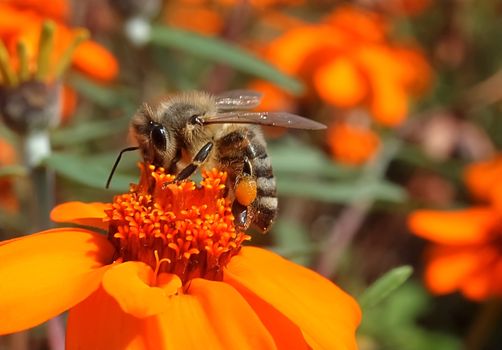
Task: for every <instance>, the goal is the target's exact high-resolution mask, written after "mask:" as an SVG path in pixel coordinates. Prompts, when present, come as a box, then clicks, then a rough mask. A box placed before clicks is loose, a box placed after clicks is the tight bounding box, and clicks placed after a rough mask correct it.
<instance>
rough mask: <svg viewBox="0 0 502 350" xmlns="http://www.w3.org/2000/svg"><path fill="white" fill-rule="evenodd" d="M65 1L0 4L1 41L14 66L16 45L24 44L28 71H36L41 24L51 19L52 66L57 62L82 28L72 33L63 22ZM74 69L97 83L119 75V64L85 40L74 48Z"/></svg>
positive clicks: (66, 8)
mask: <svg viewBox="0 0 502 350" xmlns="http://www.w3.org/2000/svg"><path fill="white" fill-rule="evenodd" d="M68 9H69V5H68V3H67V1H56V2H54V3H52V2H51V4H50V5H48V4H47V2H44V1H40V0H30V1H28V0H9V1H6V2H1V3H0V39H1V41H2V42H3V44H4V45H5V46H6V47H7V49H8V51H9V54H10V55H11V57H12V60H13V63H14V65H15V66H17V65H18V64H19V63H18V61H19V57H17V54H18V50H17V45H18V43H19V42H23V43H24V45H26V51H27V56H28V57H27V59H28V62H29V68H30V71H31V72H33V70H35V69H36V66H35V63H36V61H37V58H38V45H39V39H40V33H41V28H42V25H43V23H44V22H45V21H46V20H47V19H52V20H54V23H55V26H56V29H55V33H56V35H55V39H54V45H53V50H52V52H51V62H52V65H51V66H55V64H54V63H56V62H59V61H60V60H61V58H62V56H63V55H64V53H65V51H66V50H67V49H68V47H69V46H71V45H72V42H73V41H74V40H75V35H78V33H79V32H81V29H77V30H72V29H71V28H69V27H68V26H67V23H66V22H64V21H63V20H64V19H65V18H66V17H67V15H66V13H67V12H68ZM71 63H72V66H73V68H75V69H77V70H79V71H81V72H83V73H84V74H86V75H88V76H89V77H91V78H92V79H96V80H98V81H105V82H108V81H111V80H113V79H115V77H116V76H117V73H118V63H117V60H116V59H115V58H114V57H113V55H112V54H111V53H110V52H109V51H108V50H106V49H105V48H104V47H102V46H101V45H99V44H97V43H96V42H94V41H92V40H85V41H83V42H81V43H80V44H79V45H78V46H76V47H75V48H74V52H73V54H72V56H71Z"/></svg>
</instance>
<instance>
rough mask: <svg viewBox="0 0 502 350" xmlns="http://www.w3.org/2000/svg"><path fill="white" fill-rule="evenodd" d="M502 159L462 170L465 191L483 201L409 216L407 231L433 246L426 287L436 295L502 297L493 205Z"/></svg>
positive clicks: (497, 215)
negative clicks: (464, 179) (456, 208)
mask: <svg viewBox="0 0 502 350" xmlns="http://www.w3.org/2000/svg"><path fill="white" fill-rule="evenodd" d="M500 161H501V159H500V158H496V159H494V160H490V161H486V162H479V163H474V164H472V165H470V166H469V167H468V168H467V170H466V179H467V180H466V183H467V185H468V188H469V190H470V191H471V192H472V193H473V194H474V195H475V196H476V197H477V198H479V199H482V200H484V201H485V203H481V204H479V205H478V206H472V207H469V208H465V209H459V210H453V211H440V210H418V211H415V212H414V213H412V214H411V215H410V217H409V227H410V229H411V231H412V232H413V233H414V234H415V235H417V236H420V237H423V238H425V239H427V240H429V241H431V242H432V244H431V245H430V246H429V247H428V249H427V251H426V254H425V257H426V269H425V283H426V285H427V286H428V288H429V289H430V290H431V291H432V292H433V293H435V294H447V293H452V292H454V291H457V290H458V291H460V292H461V293H462V294H463V295H465V296H466V297H468V298H470V299H473V300H484V299H487V298H490V297H494V296H495V297H502V250H501V249H500V248H501V242H502V211H500V207H498V206H495V205H494V203H502V201H501V200H500V197H498V198H499V199H496V200H494V195H495V194H497V193H498V196H500V194H501V192H500V190H498V189H497V187H496V186H493V185H494V184H495V183H496V182H498V181H499V180H498V179H499V178H498V177H497V178H495V177H494V175H495V174H497V173H500V171H501V170H500V167H501V163H500Z"/></svg>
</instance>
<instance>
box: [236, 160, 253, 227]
mask: <svg viewBox="0 0 502 350" xmlns="http://www.w3.org/2000/svg"><path fill="white" fill-rule="evenodd" d="M252 173H253V168H252V166H251V162H250V161H249V159H248V158H247V157H246V158H245V159H244V164H243V168H242V175H241V176H239V177H237V179H236V180H235V187H234V193H235V201H234V203H233V204H232V214H233V215H234V217H235V219H234V223H235V226H236V227H237V229H238V230H241V231H245V230H247V228H248V227H249V226H250V225H251V223H252V222H253V217H254V207H253V202H254V201H255V200H256V196H257V184H256V178H255V177H254V176H253V175H252Z"/></svg>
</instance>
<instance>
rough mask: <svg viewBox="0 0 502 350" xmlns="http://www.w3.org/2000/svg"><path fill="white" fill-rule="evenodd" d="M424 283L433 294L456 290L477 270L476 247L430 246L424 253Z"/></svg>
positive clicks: (477, 256)
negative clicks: (425, 264) (425, 265)
mask: <svg viewBox="0 0 502 350" xmlns="http://www.w3.org/2000/svg"><path fill="white" fill-rule="evenodd" d="M426 259H427V267H426V269H425V276H424V278H425V282H426V285H427V287H428V288H429V289H430V290H431V291H432V292H433V293H435V294H447V293H452V292H454V291H455V290H457V289H458V288H459V287H460V286H461V285H462V284H463V282H464V281H465V280H466V278H468V276H469V275H471V274H472V273H473V271H475V270H476V269H478V268H479V264H480V261H481V259H480V257H479V250H478V247H477V246H475V247H449V246H432V247H430V248H429V249H428V251H427V253H426Z"/></svg>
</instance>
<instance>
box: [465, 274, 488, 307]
mask: <svg viewBox="0 0 502 350" xmlns="http://www.w3.org/2000/svg"><path fill="white" fill-rule="evenodd" d="M493 278H494V276H493V271H492V270H480V271H478V272H477V273H476V274H474V275H473V276H471V277H470V278H468V279H466V280H465V281H463V282H464V283H462V286H461V287H460V290H461V291H462V294H464V295H465V296H466V297H467V298H469V299H471V300H477V301H482V300H485V299H488V298H489V297H493V292H494V289H495V288H494V280H493Z"/></svg>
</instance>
